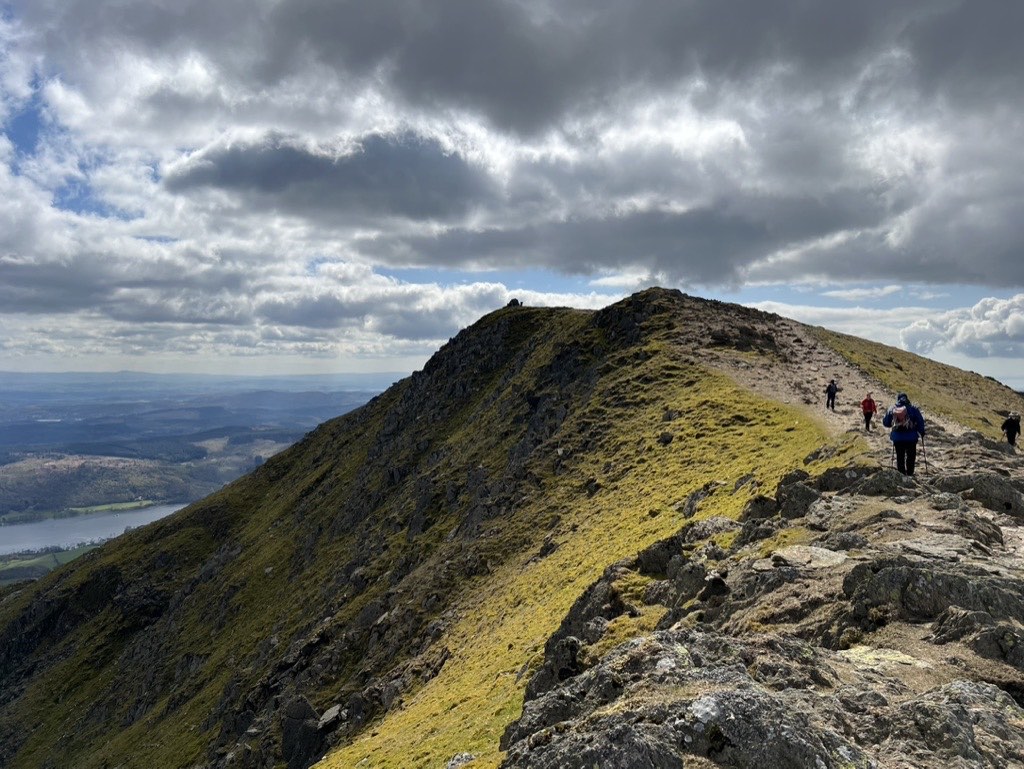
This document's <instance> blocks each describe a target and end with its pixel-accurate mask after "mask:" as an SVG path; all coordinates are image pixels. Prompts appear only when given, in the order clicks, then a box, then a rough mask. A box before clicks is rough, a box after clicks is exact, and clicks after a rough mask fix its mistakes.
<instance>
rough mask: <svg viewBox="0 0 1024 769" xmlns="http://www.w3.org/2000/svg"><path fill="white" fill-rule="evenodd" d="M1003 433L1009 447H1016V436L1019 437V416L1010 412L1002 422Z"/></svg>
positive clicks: (1014, 412)
mask: <svg viewBox="0 0 1024 769" xmlns="http://www.w3.org/2000/svg"><path fill="white" fill-rule="evenodd" d="M1003 432H1004V433H1006V441H1007V443H1009V444H1010V445H1011V446H1016V445H1017V436H1018V435H1020V414H1018V413H1017V412H1016V411H1011V412H1010V416H1008V417H1007V418H1006V421H1005V422H1003Z"/></svg>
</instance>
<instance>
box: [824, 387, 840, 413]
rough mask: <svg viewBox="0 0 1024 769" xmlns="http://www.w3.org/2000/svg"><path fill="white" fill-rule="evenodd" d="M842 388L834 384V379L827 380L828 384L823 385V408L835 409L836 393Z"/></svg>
mask: <svg viewBox="0 0 1024 769" xmlns="http://www.w3.org/2000/svg"><path fill="white" fill-rule="evenodd" d="M842 389H843V388H842V387H840V386H839V385H837V384H836V380H834V379H830V380H828V384H827V385H825V408H827V409H832V410H833V411H835V410H836V393H837V392H839V391H840V390H842Z"/></svg>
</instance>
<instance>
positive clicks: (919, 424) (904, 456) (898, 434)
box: [882, 393, 924, 475]
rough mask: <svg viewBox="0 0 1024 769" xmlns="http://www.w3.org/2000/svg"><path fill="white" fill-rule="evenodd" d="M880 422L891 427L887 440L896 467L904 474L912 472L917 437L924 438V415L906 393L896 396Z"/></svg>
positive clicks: (915, 456) (915, 455)
mask: <svg viewBox="0 0 1024 769" xmlns="http://www.w3.org/2000/svg"><path fill="white" fill-rule="evenodd" d="M882 424H883V425H885V426H886V427H889V428H892V429H891V431H890V432H889V440H891V441H892V446H893V451H894V452H895V453H896V469H897V470H899V471H900V472H901V473H903V474H904V475H913V474H914V463H915V462H916V461H917V439H918V437H919V436H920V437H921V438H922V439H924V417H923V416H921V412H920V411H919V410H918V408H917V407H916V406H914V405H912V404H911V403H910V398H908V397H907V394H906V393H900V394H899V395H897V396H896V405H895V406H893V407H892V408H891V409H889V410H888V411H886V412H885V416H884V417H882Z"/></svg>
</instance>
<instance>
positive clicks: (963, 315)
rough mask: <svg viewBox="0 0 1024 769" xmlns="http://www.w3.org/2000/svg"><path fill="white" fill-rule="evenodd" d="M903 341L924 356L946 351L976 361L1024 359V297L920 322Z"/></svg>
mask: <svg viewBox="0 0 1024 769" xmlns="http://www.w3.org/2000/svg"><path fill="white" fill-rule="evenodd" d="M900 341H901V342H902V344H903V345H905V346H906V347H907V348H909V349H911V350H914V351H915V352H919V353H922V354H925V355H927V354H929V353H932V352H933V351H934V350H935V349H936V348H940V347H941V348H945V349H948V350H950V351H952V352H955V353H960V354H962V355H966V356H968V357H973V358H985V357H1005V358H1009V357H1016V358H1020V357H1022V356H1024V294H1017V295H1015V296H1013V297H1012V298H1010V299H1006V300H1001V299H983V300H982V301H980V302H978V303H977V304H975V305H974V306H973V307H969V308H964V309H960V310H955V311H952V312H946V313H941V314H938V315H935V316H933V317H930V318H928V319H926V320H918V321H915V322H914V323H912V324H910V325H909V326H908V327H907V328H905V329H903V331H902V332H901V334H900Z"/></svg>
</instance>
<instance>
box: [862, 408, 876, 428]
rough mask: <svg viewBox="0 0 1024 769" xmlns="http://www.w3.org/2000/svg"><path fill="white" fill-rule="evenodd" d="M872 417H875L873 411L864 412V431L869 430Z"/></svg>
mask: <svg viewBox="0 0 1024 769" xmlns="http://www.w3.org/2000/svg"><path fill="white" fill-rule="evenodd" d="M874 415H875V412H873V411H865V412H864V429H865V430H870V429H871V417H873V416H874Z"/></svg>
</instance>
